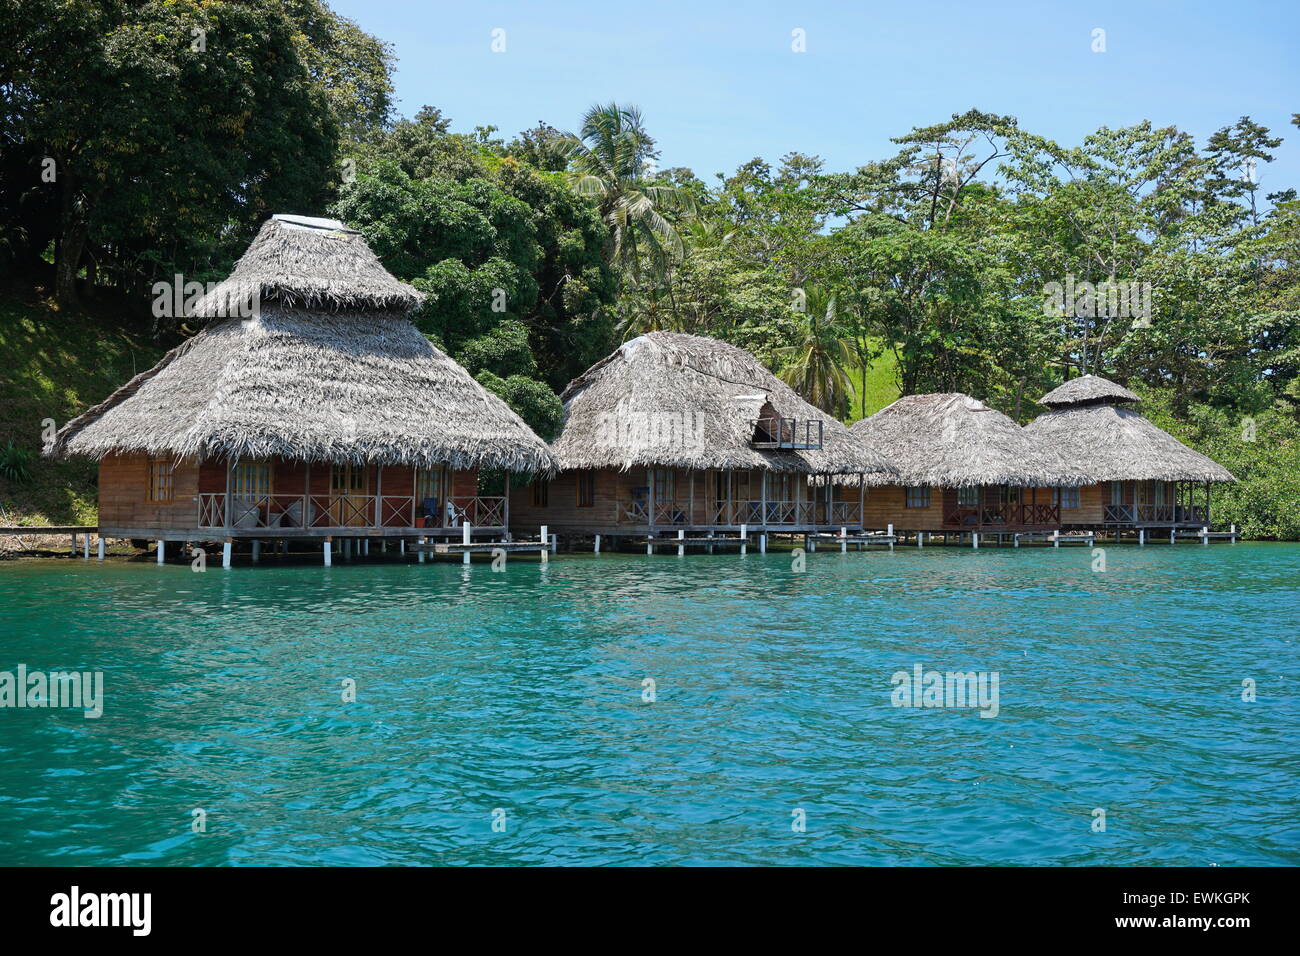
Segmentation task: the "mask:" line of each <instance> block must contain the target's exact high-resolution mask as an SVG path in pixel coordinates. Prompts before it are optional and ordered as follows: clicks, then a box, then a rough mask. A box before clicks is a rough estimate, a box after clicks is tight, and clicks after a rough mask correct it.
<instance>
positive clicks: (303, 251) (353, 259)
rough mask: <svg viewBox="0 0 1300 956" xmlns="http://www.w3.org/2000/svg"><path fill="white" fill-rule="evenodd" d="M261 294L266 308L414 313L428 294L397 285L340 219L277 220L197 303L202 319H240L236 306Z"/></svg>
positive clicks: (195, 311) (283, 217)
mask: <svg viewBox="0 0 1300 956" xmlns="http://www.w3.org/2000/svg"><path fill="white" fill-rule="evenodd" d="M255 295H256V296H260V299H261V303H262V305H263V306H265V305H267V304H270V303H279V304H281V305H284V306H287V307H294V308H304V309H312V310H315V311H320V312H339V311H344V312H386V311H396V312H410V311H411V310H412V309H414V308H416V307H417V306H418V305H419V304H420V303H421V302H422V301H423V300H424V293H422V292H419V291H417V290H416V289H414V288H412V287H411V286H409V285H407V284H406V283H405V282H399V281H398V280H397V279H395V278H394V277H393V276H392V275H390V274H389V272H388V270H387V269H385V268H384V266H383V264H382V263H381V262H380V261H379V257H378V256H376V255H375V254H374V252H372V251H371V249H370V246H368V245H367V244H366V241H365V239H364V238H362V236H361V233H359V232H357V231H356V230H355V229H349V228H348V227H347V226H345V225H343V223H341V222H339V221H338V220H336V219H316V218H313V217H310V216H288V215H279V216H272V217H271V218H270V219H268V220H267V221H266V222H265V223H263V224H262V228H261V230H259V231H258V233H257V236H256V238H254V239H253V242H252V244H251V245H249V247H248V249H247V250H246V251H245V252H244V254H243V256H241V257H240V259H239V262H237V263H236V264H235V271H234V272H232V273H231V274H230V277H229V278H228V279H226V280H225V281H224V282H221V283H219V284H218V285H217V286H216V287H215V288H214V289H213V290H212V291H211V292H209V293H208V294H206V295H205V296H203V297H202V298H201V299H199V300H198V302H197V303H196V304H195V305H194V307H193V309H192V310H191V311H190V314H191V315H193V316H196V317H199V318H214V317H215V318H226V317H231V316H233V315H234V314H235V312H234V310H233V309H232V308H231V304H232V303H241V302H246V301H249V300H251V299H252V297H253V296H255Z"/></svg>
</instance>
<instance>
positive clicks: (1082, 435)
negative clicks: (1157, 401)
mask: <svg viewBox="0 0 1300 956" xmlns="http://www.w3.org/2000/svg"><path fill="white" fill-rule="evenodd" d="M1085 379H1093V381H1092V382H1088V383H1087V384H1086V385H1085V386H1082V387H1081V388H1080V389H1079V390H1078V392H1077V395H1076V401H1075V403H1074V404H1066V405H1064V407H1059V408H1053V409H1052V410H1051V411H1049V412H1044V413H1043V414H1042V415H1039V416H1038V417H1037V418H1035V419H1034V420H1033V421H1032V422H1030V423H1029V424H1028V425H1026V426H1025V431H1026V432H1027V433H1028V434H1029V435H1031V436H1033V438H1034V439H1035V441H1037V442H1038V443H1039V444H1044V445H1050V446H1051V447H1053V448H1055V449H1057V450H1058V451H1059V452H1060V453H1061V455H1062V456H1064V458H1065V459H1066V461H1068V462H1069V464H1070V467H1071V468H1074V469H1077V470H1079V471H1081V472H1082V473H1083V474H1084V475H1085V476H1086V477H1087V480H1088V484H1094V483H1096V482H1101V481H1215V482H1217V481H1236V480H1237V479H1236V478H1235V477H1233V474H1232V472H1230V471H1228V469H1226V468H1224V467H1223V466H1222V465H1220V464H1219V463H1218V462H1215V461H1213V460H1211V459H1209V458H1206V457H1205V456H1204V455H1202V454H1201V453H1200V452H1198V451H1193V450H1192V449H1190V448H1188V447H1187V446H1186V445H1184V444H1183V443H1182V442H1180V441H1179V440H1178V439H1177V438H1175V437H1174V436H1173V435H1171V434H1169V433H1168V432H1166V431H1164V430H1163V429H1160V428H1157V427H1156V426H1155V425H1153V424H1151V423H1150V422H1149V421H1147V420H1146V419H1145V418H1143V417H1142V416H1141V415H1140V414H1138V413H1137V412H1136V411H1135V410H1133V409H1131V408H1123V407H1120V406H1118V405H1112V404H1108V403H1105V402H1102V403H1098V400H1097V399H1093V398H1083V397H1078V396H1084V395H1107V394H1112V393H1113V392H1114V391H1115V390H1117V391H1118V392H1120V393H1122V395H1123V396H1128V397H1126V398H1121V399H1118V400H1122V401H1138V400H1139V399H1138V396H1136V395H1134V394H1133V393H1132V392H1130V391H1129V390H1128V389H1126V388H1120V386H1118V385H1116V384H1115V383H1114V382H1108V381H1107V380H1106V379H1104V378H1098V377H1097V376H1095V375H1085V376H1083V378H1077V379H1074V380H1073V381H1071V382H1067V383H1066V384H1065V385H1062V386H1061V388H1058V389H1056V390H1054V391H1051V392H1048V393H1047V394H1046V395H1044V396H1043V397H1042V398H1041V399H1040V400H1039V401H1040V403H1042V404H1044V405H1046V404H1048V400H1049V399H1052V402H1053V404H1062V402H1061V397H1060V396H1059V395H1058V394H1057V393H1059V392H1061V391H1062V390H1063V389H1065V388H1067V387H1069V386H1070V385H1073V384H1074V383H1075V382H1083V381H1084V380H1085ZM1053 396H1056V398H1055V399H1053ZM1080 402H1083V403H1084V404H1080Z"/></svg>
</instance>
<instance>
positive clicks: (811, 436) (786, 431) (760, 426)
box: [749, 417, 826, 450]
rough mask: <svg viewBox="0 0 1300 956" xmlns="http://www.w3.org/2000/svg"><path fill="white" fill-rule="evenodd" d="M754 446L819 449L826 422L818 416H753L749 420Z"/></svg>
mask: <svg viewBox="0 0 1300 956" xmlns="http://www.w3.org/2000/svg"><path fill="white" fill-rule="evenodd" d="M749 424H750V428H751V429H752V431H753V434H754V438H753V440H752V441H751V442H750V444H751V445H753V446H754V447H755V448H779V449H791V450H795V449H813V450H816V449H819V448H821V447H822V440H823V438H824V435H825V428H826V423H825V422H824V421H822V420H821V419H819V418H803V419H800V418H773V417H769V418H755V419H752V420H751V421H750V423H749Z"/></svg>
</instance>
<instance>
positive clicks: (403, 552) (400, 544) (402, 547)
mask: <svg viewBox="0 0 1300 956" xmlns="http://www.w3.org/2000/svg"><path fill="white" fill-rule="evenodd" d="M397 550H398V553H399V554H401V555H402V556H403V557H405V556H406V539H405V538H402V539H401V540H400V541H398V542H397Z"/></svg>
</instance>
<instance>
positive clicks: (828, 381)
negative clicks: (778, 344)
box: [776, 287, 853, 417]
mask: <svg viewBox="0 0 1300 956" xmlns="http://www.w3.org/2000/svg"><path fill="white" fill-rule="evenodd" d="M799 291H800V292H801V293H802V295H801V296H800V299H801V302H802V304H803V306H804V308H803V309H802V316H803V319H802V322H801V327H800V337H799V341H798V342H797V343H796V344H794V345H787V346H785V347H784V348H779V349H777V350H776V355H777V356H778V357H779V358H781V359H783V360H785V366H784V367H783V368H782V369H781V380H782V381H783V382H785V383H786V384H787V385H789V386H790V387H791V388H793V389H794V390H795V391H796V392H798V393H799V394H800V395H802V396H803V397H804V398H805V399H806V400H807V401H808V402H810V403H811V404H813V405H816V406H817V407H818V408H820V409H821V410H822V411H824V412H828V413H830V414H832V415H835V416H836V417H839V416H841V415H842V414H843V413H844V412H845V411H846V410H847V408H848V404H849V397H850V395H851V394H852V392H853V385H852V383H851V382H850V381H849V374H848V372H847V371H846V368H847V367H848V365H849V364H850V363H851V362H852V359H853V346H852V344H851V343H850V342H849V341H848V339H846V338H844V335H843V329H842V328H841V327H840V323H839V320H838V316H837V312H836V310H837V305H838V302H837V296H836V295H835V294H834V293H831V292H827V291H825V290H823V289H818V288H812V287H810V288H807V289H803V290H799Z"/></svg>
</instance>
